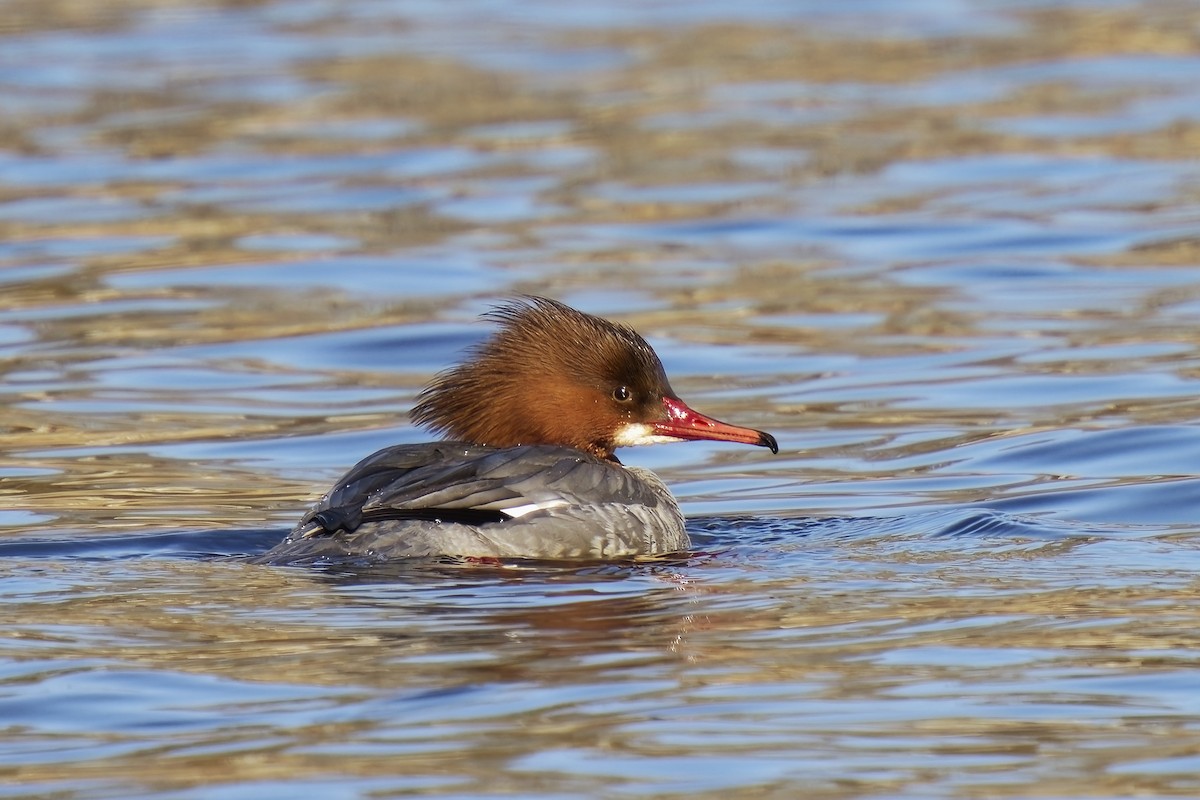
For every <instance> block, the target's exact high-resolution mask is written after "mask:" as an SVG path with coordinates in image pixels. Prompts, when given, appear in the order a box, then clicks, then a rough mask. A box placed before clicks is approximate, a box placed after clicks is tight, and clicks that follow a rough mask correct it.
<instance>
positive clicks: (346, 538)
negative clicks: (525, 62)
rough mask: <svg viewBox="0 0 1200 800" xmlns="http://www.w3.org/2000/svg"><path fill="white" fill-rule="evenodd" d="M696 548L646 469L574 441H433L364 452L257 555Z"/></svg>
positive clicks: (303, 557) (544, 555) (529, 554)
mask: <svg viewBox="0 0 1200 800" xmlns="http://www.w3.org/2000/svg"><path fill="white" fill-rule="evenodd" d="M688 546H689V541H688V536H687V533H686V532H685V531H684V527H683V515H682V513H681V512H680V510H679V506H678V504H677V503H676V502H675V498H673V497H672V496H671V493H670V491H668V489H667V487H666V486H665V485H664V484H663V482H662V481H661V480H659V479H658V477H657V476H656V475H655V474H654V473H652V472H650V471H649V470H644V469H639V468H637V467H624V466H622V465H620V464H617V463H614V462H611V461H605V460H602V459H599V458H596V457H594V456H591V455H589V454H587V453H584V452H582V451H580V450H577V449H574V448H570V447H558V446H552V445H523V446H518V447H506V448H496V447H487V446H483V445H476V444H469V443H466V442H434V443H430V444H416V445H398V446H395V447H388V448H385V449H383V450H380V451H379V452H377V453H374V454H373V455H371V456H368V457H367V458H366V459H364V460H363V461H361V462H359V463H358V464H357V465H355V466H354V468H353V469H351V470H350V471H349V472H348V473H346V475H344V476H343V477H342V478H341V479H340V480H339V481H338V482H337V484H336V485H335V486H334V488H333V489H332V490H331V491H330V492H329V493H328V494H327V495H326V496H325V497H324V498H322V500H321V501H320V502H319V503H318V504H317V505H316V506H314V507H313V508H312V510H310V511H309V512H308V514H306V515H305V516H304V518H303V519H302V520H301V521H300V523H299V524H298V525H297V526H296V528H295V529H294V530H293V531H292V532H291V534H290V535H289V536H288V537H287V538H286V539H285V540H284V541H283V542H281V543H280V544H279V545H278V546H276V547H275V548H273V549H272V550H270V551H269V552H267V553H266V554H264V555H263V556H261V557H260V558H259V559H258V560H259V561H262V562H265V563H272V564H288V563H311V562H314V561H322V560H327V559H328V560H338V559H346V558H362V559H366V560H371V561H375V560H379V561H383V560H388V559H399V558H430V557H439V556H458V557H467V558H536V559H556V560H593V559H614V558H631V557H636V556H645V555H658V554H665V553H673V552H678V551H682V550H686V549H687V548H688Z"/></svg>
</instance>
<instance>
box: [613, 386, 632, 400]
mask: <svg viewBox="0 0 1200 800" xmlns="http://www.w3.org/2000/svg"><path fill="white" fill-rule="evenodd" d="M631 397H633V393H632V392H631V391H629V387H628V386H618V387H617V388H615V389H613V400H616V401H617V402H618V403H628V402H629V398H631Z"/></svg>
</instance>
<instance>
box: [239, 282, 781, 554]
mask: <svg viewBox="0 0 1200 800" xmlns="http://www.w3.org/2000/svg"><path fill="white" fill-rule="evenodd" d="M487 316H488V317H489V318H490V319H491V320H493V321H495V322H497V323H498V324H499V325H500V329H499V330H498V331H497V332H496V334H495V336H493V337H492V338H491V339H490V340H488V341H487V342H485V343H484V344H482V345H481V346H479V347H478V348H477V349H476V350H475V351H474V352H472V354H471V357H470V359H469V360H467V361H466V362H465V363H463V364H460V365H459V366H457V367H454V368H453V369H450V370H447V371H446V372H443V373H442V374H440V375H439V376H437V377H436V378H435V379H434V381H433V382H432V383H431V384H430V385H429V386H428V387H427V388H426V389H425V390H424V391H423V392H422V393H421V397H420V402H419V403H418V404H417V406H416V407H415V408H414V409H413V418H414V419H415V420H416V422H417V423H419V424H422V425H426V426H428V427H430V428H433V429H434V430H437V431H440V432H443V433H445V434H447V435H448V436H449V437H451V438H450V439H449V440H447V441H441V442H432V443H429V444H416V445H397V446H395V447H387V448H384V449H383V450H380V451H379V452H377V453H375V454H374V455H371V456H369V457H367V458H366V459H365V460H363V461H361V462H359V463H358V464H357V465H355V467H354V468H353V469H351V470H350V471H349V472H348V473H346V475H345V476H343V477H342V478H341V479H340V480H339V481H338V482H337V484H336V485H335V486H334V487H333V489H332V490H331V491H330V492H329V493H328V494H327V495H326V496H325V497H324V499H322V500H321V502H320V503H318V504H317V505H316V507H314V508H313V509H312V510H311V511H310V512H309V513H308V514H306V515H305V517H304V518H303V519H302V520H301V521H300V524H299V525H297V526H296V528H295V530H293V531H292V533H291V534H290V535H289V536H288V538H287V539H285V540H284V541H283V542H282V543H281V544H280V545H278V546H277V547H276V548H275V549H273V550H271V551H270V552H268V553H267V554H266V555H265V556H264V557H263V559H264V560H266V561H270V562H273V563H286V562H289V561H297V560H303V561H311V560H314V559H321V558H326V557H329V558H339V557H340V558H345V557H347V556H349V557H364V558H368V559H387V558H402V557H419V556H467V557H479V558H489V557H501V558H542V559H606V558H623V557H631V556H639V555H651V554H658V553H670V552H675V551H679V550H684V549H686V548H687V547H688V536H687V533H686V532H685V531H684V527H683V516H682V514H681V513H680V511H679V505H678V504H677V503H676V502H675V498H673V497H672V496H671V493H670V492H669V491H668V490H667V487H666V486H665V485H663V483H662V481H661V480H659V479H658V477H657V476H655V475H654V473H652V472H650V471H649V470H645V469H640V468H638V467H625V466H622V465H621V462H619V461H618V460H617V458H616V456H614V455H613V450H614V449H615V448H617V447H624V446H627V445H638V444H653V443H657V442H677V441H682V440H687V439H711V440H715V441H724V442H739V443H742V444H753V445H760V446H763V447H769V448H770V449H771V452H773V453H774V452H778V449H779V448H778V445H777V444H776V442H775V437H773V436H771V434H769V433H763V432H762V431H756V430H751V429H749V428H741V427H737V426H734V425H728V424H726V423H724V422H719V421H717V420H715V419H712V418H711V417H706V416H704V415H703V414H700V413H698V412H696V411H693V410H692V409H690V408H688V406H687V405H686V404H685V403H684V402H683V401H682V400H680V399H679V397H678V396H676V394H675V392H674V391H673V390H672V389H671V385H670V384H669V383H668V382H667V376H666V374H665V373H664V371H663V367H662V363H661V362H660V361H659V359H658V356H657V355H656V354H655V352H654V350H653V349H652V348H651V347H650V345H648V344H647V343H646V341H645V340H644V339H643V338H642V337H641V336H639V335H638V334H637V333H636V332H635V331H634V330H633V329H631V328H629V327H627V326H624V325H617V324H614V323H612V322H609V321H607V320H604V319H600V318H598V317H593V316H591V315H589V314H584V313H582V312H580V311H576V310H575V309H573V308H570V307H569V306H566V305H563V304H562V303H559V302H556V301H554V300H547V299H545V298H540V297H529V298H525V299H522V300H518V301H516V302H513V303H510V304H508V305H504V306H500V307H498V308H496V309H494V310H493V311H491V312H490V313H489V314H488V315H487Z"/></svg>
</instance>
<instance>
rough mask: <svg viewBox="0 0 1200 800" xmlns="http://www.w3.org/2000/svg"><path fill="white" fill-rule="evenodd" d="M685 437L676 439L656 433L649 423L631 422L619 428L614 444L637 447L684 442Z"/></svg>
mask: <svg viewBox="0 0 1200 800" xmlns="http://www.w3.org/2000/svg"><path fill="white" fill-rule="evenodd" d="M682 441H683V439H676V438H675V437H674V436H663V435H662V434H659V433H655V432H654V428H652V427H650V426H649V425H643V424H642V423H640V422H630V423H629V424H628V425H622V426H621V427H620V428H618V429H617V435H616V436H614V437H613V444H614V445H616V446H617V447H636V446H637V445H639V444H666V443H668V442H682Z"/></svg>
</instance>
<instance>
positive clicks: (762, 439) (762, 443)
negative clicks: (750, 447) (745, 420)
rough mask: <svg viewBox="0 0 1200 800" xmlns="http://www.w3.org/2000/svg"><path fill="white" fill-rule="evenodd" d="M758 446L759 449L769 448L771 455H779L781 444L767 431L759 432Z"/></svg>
mask: <svg viewBox="0 0 1200 800" xmlns="http://www.w3.org/2000/svg"><path fill="white" fill-rule="evenodd" d="M758 445H759V447H769V448H770V449H771V455H774V456H777V455H779V442H777V441H775V437H774V436H772V435H771V434H769V433H767V432H766V431H759V432H758Z"/></svg>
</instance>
